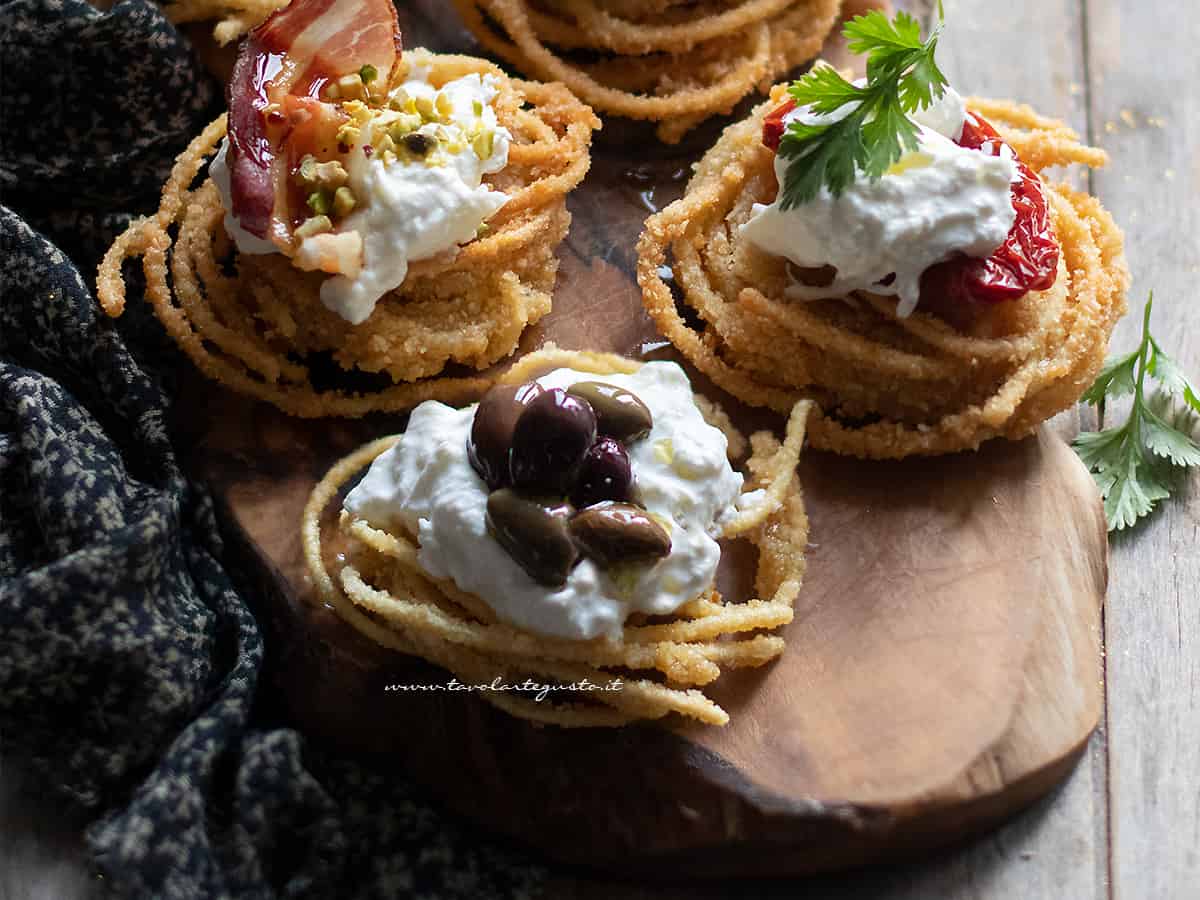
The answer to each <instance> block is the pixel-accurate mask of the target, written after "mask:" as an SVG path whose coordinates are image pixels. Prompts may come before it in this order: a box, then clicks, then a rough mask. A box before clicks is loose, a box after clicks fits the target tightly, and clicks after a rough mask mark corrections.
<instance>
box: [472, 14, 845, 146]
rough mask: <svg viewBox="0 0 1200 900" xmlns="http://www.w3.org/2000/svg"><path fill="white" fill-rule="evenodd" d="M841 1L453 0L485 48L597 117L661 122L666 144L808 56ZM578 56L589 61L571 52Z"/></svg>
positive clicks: (822, 38) (831, 24)
mask: <svg viewBox="0 0 1200 900" xmlns="http://www.w3.org/2000/svg"><path fill="white" fill-rule="evenodd" d="M841 5H842V4H841V0H738V2H700V3H696V2H688V3H662V2H659V3H646V4H635V3H629V2H613V0H608V2H604V0H562V2H556V3H548V2H532V0H454V6H455V8H456V9H457V10H458V12H459V14H460V15H461V16H462V19H463V21H464V22H465V23H466V25H467V27H468V28H469V29H470V30H471V32H472V33H473V34H474V35H475V36H476V38H478V40H479V42H480V43H481V44H483V46H484V47H485V48H487V49H488V50H489V51H491V52H492V53H495V54H496V55H497V56H499V57H501V58H502V59H504V60H506V61H508V62H509V63H511V64H512V65H514V66H516V67H517V68H518V69H519V70H521V71H522V72H524V73H525V74H527V75H531V76H533V77H537V78H542V79H548V80H554V81H561V82H562V83H563V84H565V85H567V87H569V88H570V89H571V90H572V91H573V92H574V93H575V94H576V95H577V96H578V97H580V98H581V99H582V100H583V101H584V102H586V103H588V104H590V105H591V106H593V107H595V108H596V109H597V110H599V111H600V112H602V113H605V114H613V115H618V116H625V117H627V118H631V119H645V120H650V121H654V122H658V123H659V127H658V135H659V138H660V139H662V140H663V141H666V142H667V143H677V142H678V141H679V140H680V139H681V138H682V137H683V135H684V134H685V133H686V132H687V131H689V130H690V129H691V128H694V127H695V126H696V125H698V124H699V123H700V122H702V121H704V120H705V119H707V118H709V117H710V116H714V115H719V114H724V113H728V112H730V111H731V110H732V109H733V107H734V105H735V104H737V102H738V101H739V100H741V99H742V98H743V97H746V96H747V95H749V94H751V93H753V92H754V91H756V90H759V91H765V90H766V89H767V87H768V86H769V85H770V83H771V82H772V81H773V80H775V79H776V78H778V77H779V76H780V75H783V74H784V73H785V72H788V71H789V70H791V69H793V68H795V67H796V66H798V65H799V64H801V63H802V62H804V61H806V60H809V59H812V58H813V57H815V56H816V55H817V54H818V53H819V52H820V49H821V46H822V44H823V43H824V42H825V39H826V37H827V36H828V35H829V33H830V31H831V30H832V29H833V27H834V25H835V24H836V22H837V19H838V14H839V12H840V10H841ZM577 51H581V52H582V54H583V55H584V56H585V57H587V59H588V61H586V62H585V61H581V60H579V59H577V58H573V57H571V56H570V54H572V53H576V56H578V55H579V54H578V53H577ZM597 55H599V56H600V60H599V61H598V62H596V61H592V60H593V58H594V57H596V56H597Z"/></svg>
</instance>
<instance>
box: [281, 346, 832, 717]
mask: <svg viewBox="0 0 1200 900" xmlns="http://www.w3.org/2000/svg"><path fill="white" fill-rule="evenodd" d="M809 407H810V404H809V403H808V402H807V401H801V402H799V403H798V404H796V406H795V407H794V409H793V410H792V412H791V417H790V419H789V421H788V426H787V433H786V437H785V439H784V441H783V442H782V443H780V442H779V441H778V440H777V439H776V437H775V436H774V435H773V434H771V433H770V432H760V433H757V434H754V435H753V436H752V437H751V438H750V439H749V441H748V442H747V441H746V439H745V438H743V437H742V436H741V435H740V434H738V433H737V432H736V431H734V430H733V428H732V426H731V425H730V423H729V420H728V418H727V417H726V416H725V415H724V413H723V412H721V411H720V409H718V408H717V407H715V406H713V405H712V404H710V403H709V402H708V401H706V400H704V399H703V398H701V397H696V396H694V395H693V394H692V390H691V386H690V385H689V383H688V379H687V376H686V375H685V374H684V372H683V370H682V369H681V368H680V367H679V366H678V365H677V364H675V363H671V362H649V363H645V364H639V363H636V362H633V361H631V360H628V359H624V358H622V357H618V356H611V355H605V354H594V353H577V352H566V351H561V350H557V349H555V348H547V349H546V350H542V351H539V352H537V353H533V354H530V355H529V356H526V357H524V358H523V359H522V360H521V361H520V362H518V363H517V364H516V365H515V366H514V367H513V368H511V369H510V370H509V371H508V372H506V373H505V374H504V375H503V376H502V377H501V378H500V379H499V381H498V383H497V384H496V385H495V386H494V387H492V389H491V390H489V391H488V392H487V393H486V394H485V395H484V396H483V398H482V400H481V401H480V402H479V403H478V404H473V405H470V406H467V407H464V408H462V409H455V408H452V407H450V406H446V405H444V404H441V403H438V402H433V401H431V402H427V403H423V404H422V405H421V406H419V407H417V409H416V410H414V411H413V413H412V416H411V417H410V419H409V423H408V427H407V429H406V431H405V432H404V433H403V434H400V435H395V436H392V437H387V438H382V439H380V440H378V441H375V442H373V443H370V444H368V445H366V446H364V447H362V448H360V449H359V450H357V451H355V452H354V453H352V454H351V455H350V456H348V457H346V458H345V459H343V460H342V461H341V462H339V463H337V464H336V465H335V466H334V467H333V468H332V469H331V470H330V471H329V473H328V474H327V475H326V476H325V477H324V478H323V479H322V480H321V482H320V483H319V484H318V485H317V486H316V488H315V489H314V490H313V493H312V495H311V497H310V499H309V502H308V504H307V506H306V508H305V510H304V516H303V522H302V531H303V541H304V552H305V558H306V560H307V563H308V566H309V570H310V572H311V574H312V578H313V583H314V584H315V586H316V589H317V591H318V594H319V596H320V597H321V598H322V599H323V600H324V601H325V602H327V603H329V604H331V605H332V606H333V607H334V608H335V609H336V610H337V611H338V613H339V614H340V615H341V616H342V618H343V619H344V620H345V621H346V622H348V623H349V624H350V625H352V626H353V627H354V628H356V629H358V630H359V631H360V632H361V633H362V634H364V635H365V636H367V637H368V638H370V639H371V640H373V641H375V642H377V643H379V644H381V645H383V646H385V647H390V648H392V649H395V650H397V651H400V652H402V653H406V654H411V655H415V656H419V657H423V658H424V659H426V660H429V661H430V662H433V663H435V664H437V665H438V666H441V667H442V668H444V669H447V670H448V671H450V672H451V673H453V674H454V675H455V676H456V677H457V678H459V679H461V680H462V681H463V682H464V683H466V684H470V685H493V684H507V685H514V684H523V683H526V681H527V680H528V681H531V682H533V683H534V684H537V685H543V686H545V687H546V690H545V691H543V692H542V695H541V696H530V695H528V694H520V693H514V692H511V691H508V692H506V691H503V690H486V691H480V692H479V696H481V697H482V698H484V699H486V700H487V701H489V702H491V703H493V704H495V705H496V706H498V707H500V708H501V709H503V710H505V711H507V712H509V713H511V714H512V715H515V716H519V717H521V718H525V719H530V720H533V721H538V722H547V723H553V724H557V725H563V726H610V725H621V724H625V723H627V722H631V721H634V720H639V719H657V718H660V717H663V716H666V715H669V714H671V713H675V714H678V715H680V716H685V717H690V718H694V719H698V720H700V721H701V722H705V723H709V724H715V725H723V724H725V723H726V722H727V721H728V719H729V716H728V714H727V713H726V711H725V710H723V709H722V708H721V707H720V706H718V705H717V704H716V703H714V702H713V701H712V700H711V699H709V698H708V697H707V696H705V694H704V693H703V691H702V688H703V687H704V686H705V685H708V684H711V683H712V682H713V681H714V680H715V679H716V678H718V677H719V676H720V674H721V672H722V671H723V670H725V669H730V668H738V667H747V666H761V665H764V664H766V663H767V662H769V661H770V660H772V659H774V658H776V657H777V656H779V655H780V653H782V652H783V649H784V642H783V639H782V638H781V637H780V636H778V635H776V634H772V633H771V632H773V631H774V630H775V629H778V628H779V627H781V626H783V625H785V624H787V623H788V622H790V621H791V620H792V608H793V603H794V601H795V599H796V596H797V594H798V592H799V590H800V583H801V579H802V577H803V574H804V565H805V556H804V554H805V547H806V544H807V536H808V520H807V518H806V516H805V512H804V503H803V497H802V495H801V490H800V483H799V479H798V477H797V475H796V465H797V462H798V460H799V456H800V450H801V446H802V444H803V441H804V431H805V423H806V421H807V417H808V411H809ZM747 444H748V446H749V451H750V452H749V458H748V460H747V461H746V463H745V471H746V474H745V475H744V476H743V475H742V474H740V473H739V472H736V471H735V470H734V469H733V468H732V466H731V465H730V459H732V458H735V457H739V456H742V455H744V454H745V453H746V448H747ZM364 469H366V470H367V471H366V473H365V475H362V477H361V480H359V481H358V482H357V484H356V485H355V486H354V487H353V489H352V490H350V492H349V493H348V494H347V495H346V496H345V499H344V501H343V503H342V508H341V512H340V520H339V523H338V525H337V526H334V525H333V524H332V523H331V522H329V519H330V518H332V517H324V516H323V513H324V511H325V510H326V508H327V507H329V505H330V504H331V503H332V502H334V501H335V499H336V498H337V497H339V496H340V495H341V491H342V489H343V488H344V487H345V486H346V485H348V484H350V483H351V482H352V481H353V480H354V479H355V478H356V477H357V476H359V475H360V474H361V473H362V471H363V470H364ZM323 518H325V519H326V523H327V524H326V525H325V526H324V530H325V533H322V531H323V525H322V521H323ZM735 538H744V539H747V540H749V541H750V542H751V543H752V544H753V545H754V546H755V547H756V548H757V551H758V564H757V573H756V581H755V591H756V593H757V594H758V597H757V598H756V599H749V600H727V599H725V598H723V597H722V596H721V595H720V594H719V593H718V591H717V588H716V573H717V566H718V563H719V561H720V559H721V555H722V552H723V550H722V546H721V544H719V543H718V541H729V540H732V539H735Z"/></svg>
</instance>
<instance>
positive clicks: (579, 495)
mask: <svg viewBox="0 0 1200 900" xmlns="http://www.w3.org/2000/svg"><path fill="white" fill-rule="evenodd" d="M632 487H633V469H632V468H631V467H630V465H629V454H628V453H626V452H625V448H624V447H623V446H621V442H620V441H618V440H615V439H614V438H610V437H600V438H596V443H594V444H592V446H591V447H589V448H588V452H587V453H586V454H584V457H583V462H582V463H580V464H579V474H577V475H576V476H575V487H574V488H572V489H571V502H572V503H574V504H575V505H576V506H578V507H579V508H580V509H582V508H583V507H585V506H591V505H592V504H593V503H600V502H601V501H603V500H628V499H629V493H630V489H631V488H632Z"/></svg>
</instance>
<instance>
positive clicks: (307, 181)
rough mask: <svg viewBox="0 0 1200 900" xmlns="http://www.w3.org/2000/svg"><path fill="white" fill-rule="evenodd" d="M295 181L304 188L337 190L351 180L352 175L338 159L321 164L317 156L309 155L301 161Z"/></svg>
mask: <svg viewBox="0 0 1200 900" xmlns="http://www.w3.org/2000/svg"><path fill="white" fill-rule="evenodd" d="M295 180H296V183H297V184H300V185H302V186H304V187H309V188H328V189H329V190H336V189H337V188H340V187H341V186H342V185H343V184H345V183H346V182H347V181H349V180H350V173H349V172H347V171H346V167H345V166H343V165H342V164H341V163H340V162H338V161H337V160H336V159H335V160H330V161H329V162H323V163H319V162H317V159H316V157H315V156H313V155H312V154H309V155H308V156H305V157H304V158H303V159H302V160H300V168H299V169H297V170H296V176H295Z"/></svg>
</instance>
